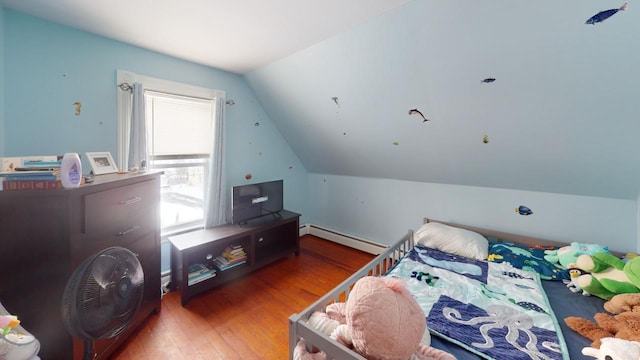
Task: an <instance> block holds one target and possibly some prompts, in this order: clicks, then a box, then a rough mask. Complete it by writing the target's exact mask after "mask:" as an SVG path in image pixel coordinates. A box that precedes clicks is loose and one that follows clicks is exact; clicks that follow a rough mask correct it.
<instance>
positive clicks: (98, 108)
mask: <svg viewBox="0 0 640 360" xmlns="http://www.w3.org/2000/svg"><path fill="white" fill-rule="evenodd" d="M3 11H4V17H3V19H4V26H3V27H1V28H2V29H4V32H5V37H4V38H5V43H4V46H3V47H0V49H1V50H0V51H3V52H4V54H5V57H4V62H5V69H6V71H5V80H4V81H3V82H2V83H3V84H4V86H5V88H6V89H11V91H6V92H5V94H4V96H3V97H2V98H3V99H4V101H5V104H6V107H3V109H4V111H5V123H4V127H3V129H4V132H5V133H6V143H5V149H4V151H5V154H6V156H21V155H44V154H63V153H65V152H78V153H80V154H84V153H85V152H88V151H110V152H111V153H112V154H113V155H114V156H115V154H116V146H117V121H116V116H117V115H116V113H117V89H116V71H117V70H118V69H122V70H128V71H132V72H135V73H137V74H140V75H145V76H151V77H156V78H162V79H166V80H171V81H177V82H183V83H187V84H191V85H196V86H202V87H208V88H214V89H220V90H224V91H226V92H227V98H228V99H233V100H234V101H235V103H236V104H235V105H234V106H228V107H227V112H226V114H227V123H226V125H227V127H226V135H227V138H226V139H227V142H226V151H227V172H228V174H227V179H228V180H227V183H228V186H229V187H231V186H232V185H235V184H244V183H248V182H249V181H248V180H246V179H245V175H246V174H251V175H252V179H251V182H256V181H265V180H275V179H284V180H285V192H286V195H285V207H287V208H288V209H290V210H293V211H297V212H301V213H302V214H303V215H304V214H305V213H306V212H307V211H306V209H305V206H306V205H305V204H306V202H305V201H304V196H305V194H306V184H307V172H306V170H305V168H304V166H302V164H301V162H300V160H299V159H298V157H297V156H296V154H295V153H293V152H292V150H291V149H290V148H289V145H288V144H287V143H286V141H285V140H284V138H283V137H282V136H281V135H280V132H279V131H278V129H277V128H276V127H275V126H274V124H273V123H272V121H271V120H270V119H269V117H268V116H267V115H266V113H265V112H264V111H263V109H262V106H261V105H260V104H259V102H258V101H257V100H256V98H255V96H254V94H253V92H252V90H251V89H250V88H249V87H248V86H247V84H246V82H245V80H244V79H243V78H242V77H241V76H239V75H236V74H232V73H229V72H225V71H221V70H218V69H213V68H210V67H206V66H201V65H198V64H194V63H191V62H187V61H183V60H179V59H176V58H173V57H170V56H165V55H162V54H159V53H155V52H152V51H147V50H144V49H141V48H138V47H135V46H131V45H127V44H124V43H121V42H118V41H114V40H110V39H107V38H104V37H100V36H96V35H93V34H90V33H87V32H84V31H79V30H76V29H73V28H70V27H66V26H62V25H58V24H55V23H52V22H48V21H44V20H41V19H38V18H35V17H31V16H28V15H25V14H22V13H19V12H15V11H12V10H8V9H4V10H3ZM76 101H80V102H81V103H82V113H81V115H80V116H76V115H75V114H74V111H75V107H74V105H73V103H74V102H76ZM0 149H1V148H0ZM83 166H84V167H85V169H86V168H87V167H88V164H87V163H86V162H85V163H84V164H83ZM85 172H87V171H85ZM229 192H230V190H229Z"/></svg>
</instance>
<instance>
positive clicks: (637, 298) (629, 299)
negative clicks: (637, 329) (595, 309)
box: [604, 293, 640, 314]
mask: <svg viewBox="0 0 640 360" xmlns="http://www.w3.org/2000/svg"><path fill="white" fill-rule="evenodd" d="M604 309H605V310H607V311H608V312H610V313H612V314H622V313H623V312H625V311H631V312H640V294H638V293H635V294H618V295H616V296H614V297H612V298H611V300H609V301H607V302H605V303H604Z"/></svg>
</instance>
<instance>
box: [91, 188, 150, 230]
mask: <svg viewBox="0 0 640 360" xmlns="http://www.w3.org/2000/svg"><path fill="white" fill-rule="evenodd" d="M158 202H159V197H158V191H157V189H156V188H155V186H153V184H150V183H148V182H143V183H138V184H133V185H128V186H124V187H122V188H118V189H112V190H106V191H101V192H97V193H93V194H89V195H87V196H85V198H84V206H85V218H84V225H85V226H84V233H85V235H86V237H87V238H88V239H93V238H95V237H100V238H102V239H104V240H106V239H107V238H111V237H115V238H118V237H123V238H126V237H132V238H137V237H140V236H142V235H144V234H146V233H148V232H149V231H151V230H153V229H155V228H156V226H157V222H158V212H157V209H158V208H157V205H158Z"/></svg>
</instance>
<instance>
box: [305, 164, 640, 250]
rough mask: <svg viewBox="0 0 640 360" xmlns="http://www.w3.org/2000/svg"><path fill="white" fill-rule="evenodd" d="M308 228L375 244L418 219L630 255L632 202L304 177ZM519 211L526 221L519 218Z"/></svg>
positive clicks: (633, 241) (326, 176)
mask: <svg viewBox="0 0 640 360" xmlns="http://www.w3.org/2000/svg"><path fill="white" fill-rule="evenodd" d="M309 188H310V189H312V190H310V191H309V194H310V198H309V202H310V203H312V204H314V205H313V206H312V207H310V209H309V211H310V213H309V214H308V215H309V217H310V218H311V219H313V223H314V224H316V225H319V226H322V227H327V228H330V229H333V230H336V231H340V232H345V233H349V234H352V235H354V236H357V237H361V238H364V239H369V240H372V241H376V242H379V243H383V244H391V243H393V242H395V241H396V240H398V239H399V238H400V237H401V236H402V235H404V234H405V233H406V231H407V230H408V229H414V230H415V229H417V228H418V227H419V226H420V225H421V221H422V218H423V217H430V218H432V219H436V220H441V221H449V222H454V223H459V224H466V225H471V226H476V227H481V228H487V229H493V230H499V231H503V232H510V233H514V234H522V235H527V236H533V237H539V238H545V239H551V240H557V241H563V242H571V241H579V242H594V243H600V244H607V245H609V247H610V248H611V249H613V250H617V251H624V252H637V251H638V249H639V248H638V245H637V240H636V201H633V200H618V199H607V198H600V197H588V196H576V195H562V194H551V193H542V192H532V191H520V190H507V189H492V188H485V187H473V186H460V185H446V184H434V183H422V182H412V181H401V180H394V179H379V178H378V179H376V178H360V177H349V176H336V175H329V174H310V175H309ZM519 205H526V206H528V207H530V208H531V209H532V210H533V212H534V214H533V215H530V216H522V215H519V214H518V213H517V212H516V211H515V208H517V207H518V206H519Z"/></svg>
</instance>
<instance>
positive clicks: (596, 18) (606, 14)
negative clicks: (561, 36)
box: [585, 2, 627, 25]
mask: <svg viewBox="0 0 640 360" xmlns="http://www.w3.org/2000/svg"><path fill="white" fill-rule="evenodd" d="M626 9H627V3H626V2H625V3H624V4H622V6H620V8H618V9H609V10H604V11H600V12H599V13H597V14H595V15H593V16H592V17H590V18H589V19H587V21H585V24H589V25H595V24H597V23H599V22H603V21H605V20H607V19H608V18H610V17H612V16H613V15H615V14H616V13H617V12H618V11H624V10H626Z"/></svg>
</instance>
